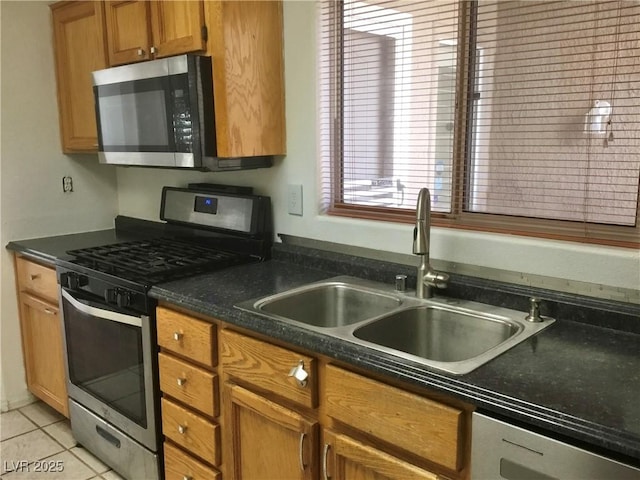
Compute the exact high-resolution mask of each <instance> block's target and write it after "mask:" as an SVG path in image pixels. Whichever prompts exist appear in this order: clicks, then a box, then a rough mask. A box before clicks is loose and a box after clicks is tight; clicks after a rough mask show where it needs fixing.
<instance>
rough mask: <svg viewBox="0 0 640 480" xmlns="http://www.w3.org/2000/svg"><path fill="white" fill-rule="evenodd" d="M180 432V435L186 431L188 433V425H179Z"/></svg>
mask: <svg viewBox="0 0 640 480" xmlns="http://www.w3.org/2000/svg"><path fill="white" fill-rule="evenodd" d="M178 433H179V434H180V435H184V434H185V433H187V426H186V425H178Z"/></svg>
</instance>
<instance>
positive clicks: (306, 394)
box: [220, 329, 318, 408]
mask: <svg viewBox="0 0 640 480" xmlns="http://www.w3.org/2000/svg"><path fill="white" fill-rule="evenodd" d="M220 359H221V363H222V364H223V365H224V373H225V374H226V375H229V376H231V377H233V378H236V379H238V380H239V381H240V382H242V383H245V384H250V385H253V386H255V387H257V388H259V389H260V390H263V391H267V392H270V393H273V394H275V395H278V396H279V397H282V398H285V399H287V400H289V401H291V402H293V403H295V404H297V405H301V406H304V407H308V408H315V407H316V406H317V404H318V375H317V365H316V364H317V361H316V360H315V359H314V358H312V357H309V356H307V355H302V354H299V353H296V352H293V351H291V350H288V349H286V348H281V347H278V346H276V345H272V344H270V343H267V342H263V341H261V340H257V339H255V338H251V337H247V336H245V335H241V334H239V333H236V332H233V331H231V330H227V329H223V330H222V331H221V332H220ZM298 365H301V366H302V367H303V368H304V369H305V371H306V372H307V373H308V378H307V381H306V384H305V385H300V384H298V383H297V381H296V380H295V379H294V378H293V377H292V376H291V375H290V374H291V370H292V369H293V368H295V367H296V366H298Z"/></svg>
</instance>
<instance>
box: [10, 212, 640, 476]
mask: <svg viewBox="0 0 640 480" xmlns="http://www.w3.org/2000/svg"><path fill="white" fill-rule="evenodd" d="M125 223H126V222H125ZM131 239H135V236H133V235H132V234H131V233H127V232H126V231H124V230H120V229H119V230H118V231H116V230H115V229H110V230H103V231H97V232H88V233H81V234H72V235H61V236H55V237H47V238H41V239H32V240H22V241H15V242H10V243H9V244H8V245H7V248H8V249H11V250H14V251H16V252H19V253H21V254H24V255H28V256H30V257H32V258H35V259H38V260H40V261H42V262H45V263H49V264H53V263H54V262H55V259H56V258H58V257H60V256H62V255H64V253H65V252H66V251H67V250H72V249H76V248H86V247H90V246H96V245H102V244H109V243H114V242H121V241H128V240H131ZM303 250H304V249H303ZM279 251H280V253H278V252H279ZM312 252H313V251H312ZM396 273H405V274H408V275H409V287H410V288H411V287H412V286H415V276H414V275H415V269H414V268H410V267H404V266H397V265H394V266H390V265H388V264H386V265H385V264H384V262H377V261H372V260H367V259H362V258H358V257H348V256H344V255H343V256H340V255H337V254H336V255H331V254H328V253H327V252H321V253H317V254H315V253H308V252H306V251H303V252H302V253H301V252H300V251H295V248H293V247H286V246H281V245H279V244H278V245H276V247H275V248H274V260H271V261H268V262H264V263H260V264H252V265H244V266H239V267H232V268H229V269H226V270H222V271H218V272H213V273H209V274H203V275H199V276H196V277H192V278H187V279H182V280H178V281H174V282H171V283H165V284H161V285H156V286H154V287H153V288H152V289H151V292H150V295H151V296H153V297H155V298H157V299H159V300H163V301H166V302H169V303H173V304H175V305H179V306H181V307H183V308H186V309H189V310H192V311H194V312H199V313H201V314H204V315H208V316H211V317H216V318H219V319H221V320H224V321H225V322H227V323H229V324H233V325H236V326H239V327H243V328H247V329H250V330H252V331H255V332H258V333H261V334H264V335H268V336H270V337H273V338H274V339H278V340H281V341H285V342H287V343H289V344H291V345H294V346H298V347H300V348H304V349H306V350H309V351H312V352H317V353H318V354H322V355H326V356H328V357H331V358H335V359H337V360H340V361H343V362H346V363H349V364H353V365H357V366H358V367H361V368H364V369H368V370H370V371H372V372H377V373H380V374H383V375H386V376H389V377H391V378H394V379H397V380H400V381H402V382H406V383H408V384H413V385H416V386H421V387H427V388H431V389H436V390H438V391H441V392H443V393H446V394H449V395H452V396H455V397H456V398H459V399H461V400H464V401H467V402H469V403H472V404H474V405H476V406H477V407H478V408H479V409H480V410H483V411H485V412H490V413H492V414H494V415H497V416H502V417H503V418H507V419H508V420H511V421H513V422H514V423H519V424H521V425H525V426H527V427H529V428H533V429H541V430H542V431H543V433H544V432H546V433H552V434H553V435H554V436H556V437H558V438H560V439H568V440H570V441H572V442H573V443H575V444H577V445H579V446H580V445H581V446H584V447H586V448H589V449H591V450H594V451H596V452H598V451H601V452H603V453H604V454H605V455H608V456H611V457H614V458H619V459H620V460H622V461H626V462H628V463H631V464H634V465H638V466H640V307H638V306H637V305H629V304H616V303H615V302H606V301H600V300H597V299H589V298H582V299H578V300H576V298H575V297H574V296H567V295H565V294H560V293H557V292H549V291H542V292H540V291H534V290H535V289H534V290H533V291H532V289H529V288H524V287H519V286H510V285H505V284H497V283H495V282H488V281H486V282H485V281H482V280H478V279H464V278H456V277H455V276H452V282H451V285H450V288H449V289H448V290H447V294H449V295H451V296H454V297H460V298H469V299H471V300H476V301H484V302H485V303H491V304H494V305H500V306H506V307H508V308H514V309H516V310H521V311H525V310H526V305H527V297H528V296H530V295H533V294H535V295H536V296H541V297H542V298H544V299H545V300H546V301H545V304H546V305H547V309H548V311H543V314H550V315H552V316H554V317H555V318H556V319H557V321H556V323H554V324H553V325H551V326H550V327H549V328H548V329H546V330H544V331H543V332H542V333H540V334H539V335H536V336H534V337H532V338H531V339H529V340H526V341H525V342H523V343H521V344H519V345H517V346H516V347H514V348H512V349H511V350H509V351H507V352H505V353H504V354H502V355H500V356H499V357H497V358H496V359H494V360H492V361H490V362H489V363H487V364H485V365H484V366H482V367H480V368H478V369H477V370H475V371H473V372H471V373H469V374H466V375H462V376H454V375H449V374H445V373H440V372H437V371H435V370H429V369H427V368H425V367H424V366H422V365H419V364H415V363H412V362H409V361H406V360H401V359H399V358H396V357H393V356H391V355H387V354H385V353H382V352H378V351H374V350H372V349H368V348H365V347H362V346H358V345H355V344H351V343H349V342H346V341H341V340H337V339H336V338H334V337H330V336H327V335H323V334H321V333H318V332H313V331H310V330H308V329H305V328H304V327H297V326H292V325H291V324H285V323H282V322H279V321H277V320H268V319H265V318H264V317H261V316H258V315H254V314H251V313H248V312H245V311H241V310H238V309H236V308H234V305H235V304H237V303H240V302H242V301H245V300H249V299H252V298H257V297H261V296H265V295H270V294H274V293H278V292H282V291H285V290H288V289H290V288H294V287H297V286H300V285H304V284H306V283H310V282H314V281H319V280H323V279H326V278H330V277H333V276H337V275H343V274H346V275H352V276H357V277H361V278H369V279H371V280H376V281H385V282H390V281H391V279H392V278H393V275H394V274H396ZM412 276H413V278H412ZM576 320H578V321H576ZM599 325H605V326H606V327H614V328H616V329H614V328H605V327H603V326H599ZM618 327H624V328H623V330H620V329H617V328H618ZM624 330H627V331H624Z"/></svg>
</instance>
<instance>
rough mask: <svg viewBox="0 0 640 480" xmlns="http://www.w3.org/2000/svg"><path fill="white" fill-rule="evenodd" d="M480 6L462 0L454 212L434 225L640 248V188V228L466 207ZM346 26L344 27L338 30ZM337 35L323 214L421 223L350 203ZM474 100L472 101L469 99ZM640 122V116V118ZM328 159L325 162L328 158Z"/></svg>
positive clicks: (408, 215) (436, 217)
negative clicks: (328, 183)
mask: <svg viewBox="0 0 640 480" xmlns="http://www.w3.org/2000/svg"><path fill="white" fill-rule="evenodd" d="M334 8H336V12H337V14H339V15H340V16H341V18H342V20H343V21H344V6H343V2H342V1H336V2H335V7H334ZM476 10H477V5H476V2H473V1H471V2H469V1H465V0H460V1H459V18H458V39H459V41H458V47H457V48H458V50H457V65H456V69H457V71H458V72H461V73H460V74H459V75H457V79H456V102H455V118H454V138H453V173H452V179H451V181H452V198H451V213H440V212H432V214H431V219H432V222H431V224H432V225H433V226H436V227H444V228H452V229H461V230H471V231H482V232H489V233H498V234H509V235H518V236H527V237H535V238H544V239H553V240H561V241H572V242H580V243H588V244H598V245H610V246H618V247H625V248H640V188H639V192H638V199H637V209H636V223H635V226H621V225H606V224H597V223H589V222H585V221H583V222H580V221H568V220H552V219H538V218H531V217H518V216H509V215H500V214H491V213H481V212H469V211H465V205H467V195H468V192H469V189H468V184H467V182H468V172H467V170H468V165H469V161H468V159H469V155H468V152H467V149H468V146H469V145H471V143H472V142H471V139H472V135H473V131H472V129H471V128H469V122H470V121H471V119H472V116H471V109H472V102H473V95H474V88H473V82H472V81H471V80H472V79H475V72H474V71H473V68H472V66H473V65H475V30H474V28H472V24H473V21H472V19H473V18H474V16H475V14H476ZM336 30H342V29H336ZM334 34H335V35H336V36H337V37H336V38H334V41H336V44H337V45H338V46H339V48H337V49H336V51H337V52H338V53H337V55H338V56H339V61H335V62H334V64H333V65H332V68H336V69H337V73H336V75H335V77H334V78H335V82H336V84H335V85H334V86H333V89H334V94H333V95H332V99H331V101H333V102H336V103H335V108H336V112H337V113H338V114H339V115H338V116H339V119H338V120H337V121H335V122H334V125H333V129H334V131H333V137H332V138H333V141H334V142H335V145H333V148H332V151H333V152H334V157H333V158H332V159H331V160H330V161H331V162H332V179H331V195H330V199H329V205H328V206H327V208H326V209H325V210H324V212H323V213H325V214H327V215H331V216H339V217H349V218H358V219H366V220H375V221H386V222H395V223H406V224H411V223H414V222H415V209H399V208H387V207H373V206H362V205H354V204H347V203H345V202H344V200H343V198H344V197H343V185H344V183H343V175H342V170H341V169H342V168H343V165H344V155H343V153H344V152H343V149H342V142H343V126H342V125H343V123H342V122H343V121H344V109H343V107H344V99H343V81H344V78H343V76H342V72H343V61H344V57H343V55H342V50H341V48H342V45H343V37H342V32H341V31H336V32H334ZM469 99H471V100H470V101H469ZM639 122H640V119H639ZM323 161H324V160H323ZM639 182H640V179H639Z"/></svg>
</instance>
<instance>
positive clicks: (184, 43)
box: [150, 1, 206, 58]
mask: <svg viewBox="0 0 640 480" xmlns="http://www.w3.org/2000/svg"><path fill="white" fill-rule="evenodd" d="M150 7H151V31H152V32H153V47H154V55H155V57H156V58H160V57H169V56H171V55H180V54H182V53H188V52H195V51H198V50H204V49H205V47H206V39H205V38H204V37H203V27H204V26H205V21H204V5H203V3H202V1H172V2H163V1H156V2H151V4H150Z"/></svg>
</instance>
